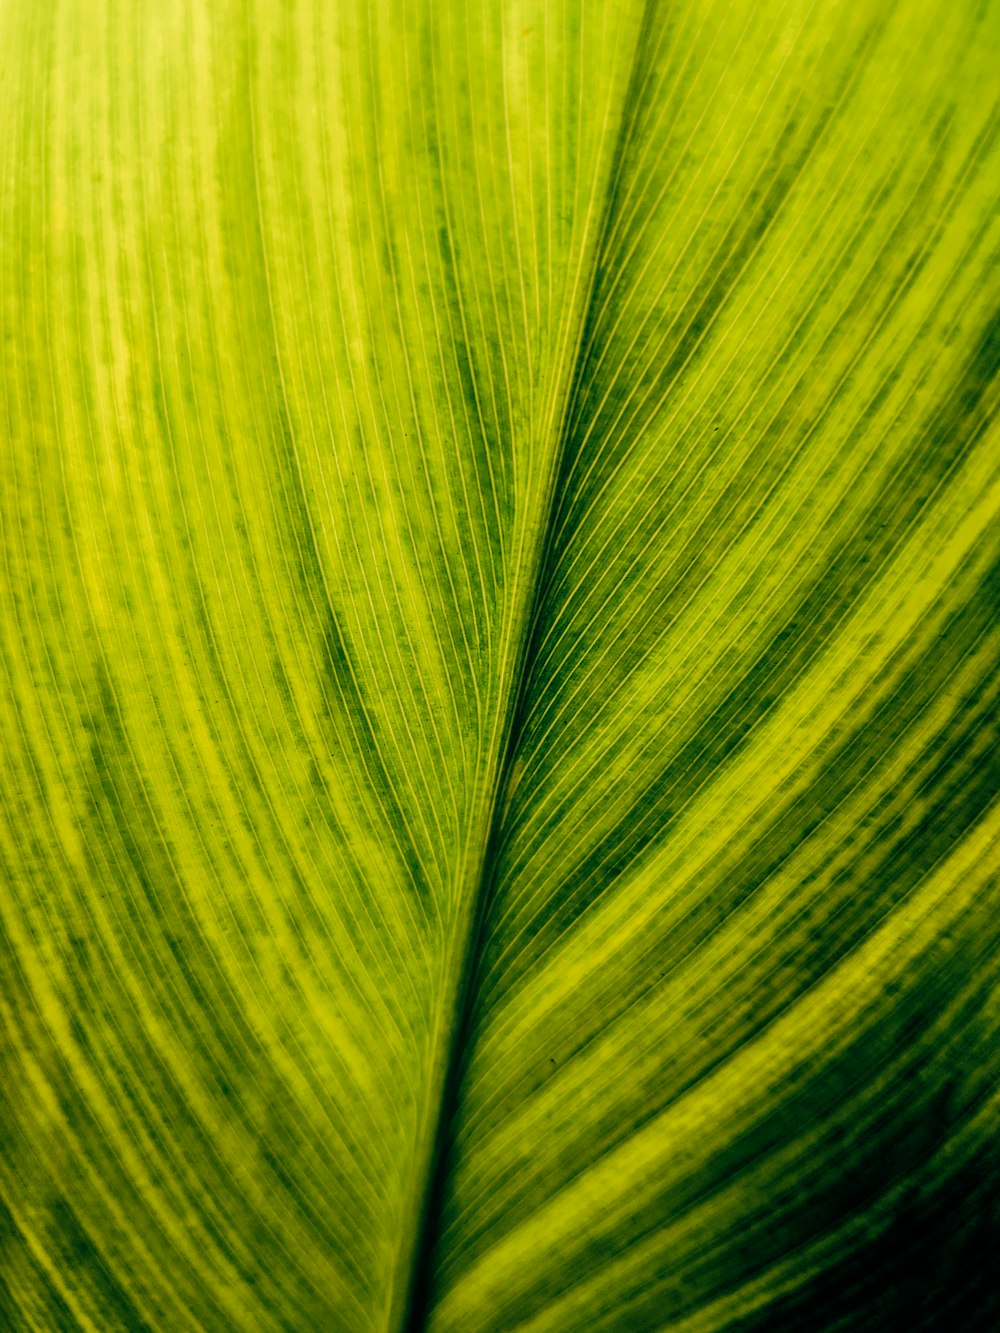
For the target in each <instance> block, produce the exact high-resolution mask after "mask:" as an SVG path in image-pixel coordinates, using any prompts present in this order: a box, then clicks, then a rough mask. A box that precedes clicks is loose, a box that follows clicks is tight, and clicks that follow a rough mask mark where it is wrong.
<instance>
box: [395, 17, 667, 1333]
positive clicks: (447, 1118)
mask: <svg viewBox="0 0 1000 1333" xmlns="http://www.w3.org/2000/svg"><path fill="white" fill-rule="evenodd" d="M651 15H652V0H645V3H644V4H643V8H642V13H641V15H640V17H639V21H638V22H637V24H636V25H635V29H634V36H633V48H632V52H631V54H630V56H629V58H628V60H627V73H626V75H625V77H624V78H623V80H622V95H621V98H620V102H619V105H618V107H617V124H615V125H614V126H606V128H605V132H604V134H603V135H602V140H603V142H607V141H608V138H610V140H611V147H610V150H608V151H607V159H606V162H605V163H604V164H603V177H604V179H603V180H602V181H600V182H599V184H598V185H597V187H596V188H595V189H594V191H593V192H592V195H591V208H592V211H593V213H594V214H597V215H598V216H597V217H596V219H594V218H592V219H590V220H589V221H588V225H587V228H586V230H585V232H584V240H583V243H582V245H581V249H580V259H579V263H578V266H577V273H576V277H575V280H574V300H573V302H572V307H573V314H572V317H571V318H570V319H568V320H567V321H566V325H565V334H564V336H563V338H562V345H561V346H558V347H557V351H556V355H555V357H554V361H555V365H556V371H555V373H554V375H553V388H552V390H551V398H550V402H551V408H550V410H549V413H548V420H547V428H546V430H545V432H544V438H545V439H547V440H551V441H553V443H552V446H551V448H550V449H549V450H548V451H547V452H548V455H549V463H548V476H547V479H546V482H545V485H544V486H543V487H542V489H541V499H540V501H539V504H538V511H537V513H538V521H537V522H536V523H535V524H532V525H529V526H530V527H533V528H534V529H535V533H536V535H535V538H534V541H533V543H532V545H531V547H530V549H529V550H528V551H527V552H526V553H522V555H521V558H520V560H519V561H518V566H519V567H520V568H526V569H527V570H528V571H529V572H528V575H527V577H525V578H524V579H522V580H521V582H522V586H523V587H524V589H525V592H524V594H523V596H521V597H520V598H519V599H518V600H517V601H515V603H514V605H513V607H512V609H511V613H510V626H511V628H510V631H509V633H508V636H507V644H506V646H505V651H504V652H502V653H501V655H500V660H501V663H502V664H503V663H504V662H505V659H506V661H507V662H512V665H511V666H510V667H509V669H508V675H507V680H506V681H505V682H504V683H503V684H502V686H501V689H500V691H499V697H500V698H501V700H503V707H502V713H501V716H500V717H499V718H498V725H497V726H496V727H495V729H494V733H493V736H492V737H491V742H490V746H489V750H488V754H489V759H488V762H487V764H486V766H485V776H484V779H483V783H482V787H483V796H482V798H481V802H480V801H479V800H477V801H476V802H475V805H480V803H481V805H482V817H481V820H480V827H479V829H478V830H477V832H476V834H475V835H474V836H473V837H470V839H469V841H468V842H467V844H466V854H465V860H464V863H463V866H462V870H461V873H460V875H459V882H460V884H461V886H462V887H461V889H460V894H459V903H460V904H461V906H462V910H464V916H465V920H464V922H463V921H462V920H461V918H460V921H459V925H458V927H457V928H456V930H455V932H454V935H453V937H452V944H453V946H457V947H455V948H454V952H453V954H452V956H450V957H449V958H448V960H447V964H446V967H445V975H446V977H448V978H449V981H450V982H451V989H450V993H449V994H447V995H445V996H444V997H442V1000H441V1003H440V1004H439V1006H438V1009H437V1013H436V1015H435V1023H434V1035H433V1041H432V1051H433V1056H432V1064H431V1078H430V1091H429V1093H428V1098H427V1107H428V1114H427V1117H426V1121H425V1124H424V1126H423V1127H422V1128H421V1132H420V1135H419V1142H420V1151H419V1152H418V1155H417V1160H418V1163H419V1164H420V1165H419V1168H418V1172H417V1183H416V1186H415V1189H414V1192H413V1198H412V1200H411V1204H410V1207H409V1209H408V1216H409V1218H410V1219H411V1224H410V1225H409V1226H408V1227H407V1228H406V1230H405V1232H404V1236H403V1239H402V1241H401V1244H400V1247H399V1250H398V1255H397V1263H396V1267H395V1270H394V1273H393V1279H392V1281H391V1283H390V1288H389V1305H388V1310H387V1318H386V1328H387V1330H400V1333H422V1330H424V1329H425V1328H426V1327H427V1323H428V1319H429V1316H430V1314H431V1313H432V1310H433V1303H434V1291H433V1284H432V1277H433V1263H432V1261H433V1256H434V1252H435V1250H436V1248H437V1244H438V1240H439V1238H440V1231H441V1220H442V1212H443V1203H444V1194H445V1189H446V1186H447V1180H448V1175H449V1161H448V1147H449V1138H450V1130H451V1126H452V1124H453V1121H454V1117H455V1114H456V1112H457V1110H458V1108H459V1105H460V1102H461V1085H462V1079H463V1074H464V1057H465V1054H466V1052H467V1050H468V1049H469V1046H470V1039H471V1037H472V1033H473V1025H474V1018H475V1000H476V989H477V987H476V981H477V970H478V963H479V957H480V945H481V941H482V932H483V929H484V926H485V922H486V919H487V915H488V910H489V907H490V904H491V901H492V896H493V891H494V888H495V855H494V853H495V850H496V847H497V843H498V840H499V838H500V835H501V833H502V827H503V814H504V810H505V806H506V799H507V793H508V790H509V787H510V782H511V775H512V771H513V767H514V762H515V759H516V757H517V753H518V739H519V734H520V721H521V719H522V717H523V711H524V707H525V701H526V699H527V696H528V693H529V686H530V683H531V677H532V664H533V661H534V658H535V654H536V650H537V646H538V644H537V638H538V629H539V624H540V613H541V610H542V606H543V603H544V598H545V589H546V587H547V583H548V579H547V574H548V572H549V570H550V567H551V563H552V560H553V556H554V554H555V550H556V542H555V537H556V535H557V532H558V523H557V520H558V517H559V513H560V511H559V509H558V506H557V504H556V501H557V498H558V495H559V489H560V482H561V480H562V478H563V477H564V473H565V465H566V462H567V451H568V443H569V436H570V431H571V425H572V420H573V408H574V404H575V401H576V397H577V394H578V391H579V387H580V383H581V376H582V373H583V371H584V369H585V367H586V364H587V357H588V347H589V338H588V333H589V330H590V329H591V326H592V321H593V314H594V307H595V297H596V295H597V289H598V284H597V278H598V274H599V271H600V267H601V259H602V256H603V254H604V252H605V249H606V247H607V242H608V237H609V229H610V226H611V222H612V220H613V217H614V202H615V195H616V184H617V179H618V175H619V171H620V166H621V162H622V160H623V157H624V151H625V146H626V145H627V143H628V139H629V135H630V132H631V129H632V121H633V117H632V115H631V114H630V112H631V110H632V108H633V106H634V105H635V97H634V90H635V88H636V84H637V82H638V81H639V79H640V78H641V73H642V64H643V62H642V58H641V57H642V51H643V49H644V46H645V44H646V39H647V37H648V33H649V29H650V24H651ZM609 112H610V108H609ZM608 119H611V115H610V114H609V117H608ZM501 670H502V671H503V670H504V666H503V665H502V666H501Z"/></svg>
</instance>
